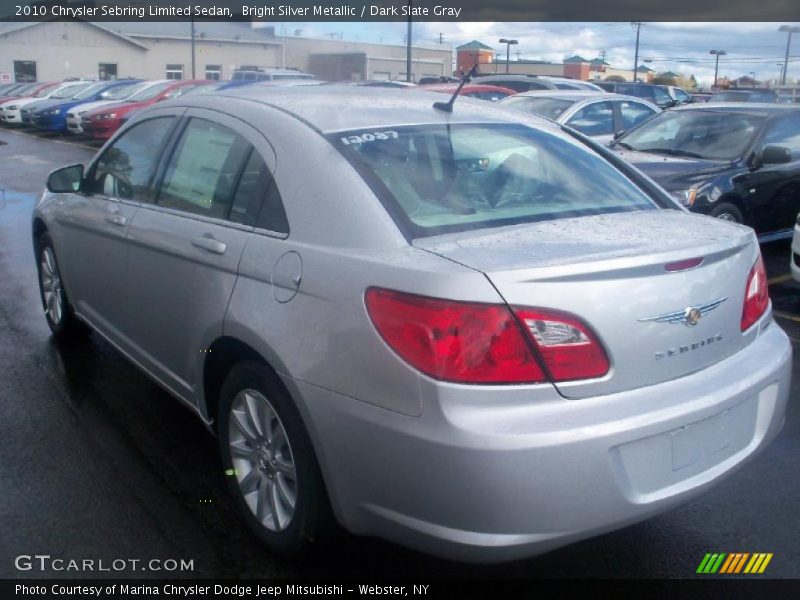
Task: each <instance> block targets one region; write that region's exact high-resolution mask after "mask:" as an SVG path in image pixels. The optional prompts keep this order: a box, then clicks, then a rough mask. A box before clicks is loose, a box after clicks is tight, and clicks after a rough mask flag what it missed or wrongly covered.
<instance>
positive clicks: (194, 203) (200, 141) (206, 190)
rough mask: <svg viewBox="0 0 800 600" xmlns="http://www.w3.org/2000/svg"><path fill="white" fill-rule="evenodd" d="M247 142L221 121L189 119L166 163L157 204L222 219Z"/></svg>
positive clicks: (248, 146)
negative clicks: (219, 122)
mask: <svg viewBox="0 0 800 600" xmlns="http://www.w3.org/2000/svg"><path fill="white" fill-rule="evenodd" d="M249 150H250V145H249V144H248V143H247V141H245V139H244V138H242V137H241V136H240V135H239V134H237V133H235V132H234V131H232V130H231V129H228V128H227V127H225V126H224V125H220V124H218V123H213V122H211V121H207V120H205V119H197V118H194V119H191V120H190V121H189V124H188V125H187V126H186V128H185V129H184V131H183V133H182V134H181V139H180V141H179V142H178V145H177V146H176V148H175V151H174V152H173V154H172V157H171V158H170V161H169V164H168V165H167V171H166V174H165V175H164V181H163V183H162V184H161V190H160V192H159V195H158V204H159V206H165V207H168V208H175V209H178V210H182V211H185V212H189V213H193V214H198V215H203V216H207V217H214V218H217V219H225V218H227V217H228V211H229V207H230V204H231V196H232V194H233V191H234V187H235V184H236V180H237V176H238V175H239V173H240V171H241V167H242V165H243V163H244V161H245V160H246V158H247V153H248V152H249Z"/></svg>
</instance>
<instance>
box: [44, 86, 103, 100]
mask: <svg viewBox="0 0 800 600" xmlns="http://www.w3.org/2000/svg"><path fill="white" fill-rule="evenodd" d="M88 87H94V86H93V85H92V84H91V83H76V84H75V85H70V86H68V87H65V88H64V89H63V90H59V91H57V92H56V93H55V94H53V95H52V96H50V98H51V99H54V100H66V99H67V98H74V97H75V96H76V95H78V94H80V93H81V91H83V90H85V89H86V88H88Z"/></svg>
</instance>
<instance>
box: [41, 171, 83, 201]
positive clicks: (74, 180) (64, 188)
mask: <svg viewBox="0 0 800 600" xmlns="http://www.w3.org/2000/svg"><path fill="white" fill-rule="evenodd" d="M82 180H83V165H70V166H68V167H62V168H60V169H56V170H55V171H53V172H52V173H50V175H48V176H47V190H48V191H49V192H53V193H54V194H71V193H73V192H77V191H78V190H79V189H80V187H81V181H82Z"/></svg>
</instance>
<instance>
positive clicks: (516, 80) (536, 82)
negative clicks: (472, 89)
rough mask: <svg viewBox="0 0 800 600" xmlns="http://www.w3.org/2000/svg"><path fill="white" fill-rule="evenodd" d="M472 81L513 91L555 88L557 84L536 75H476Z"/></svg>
mask: <svg viewBox="0 0 800 600" xmlns="http://www.w3.org/2000/svg"><path fill="white" fill-rule="evenodd" d="M472 83H479V84H481V85H496V86H498V87H504V88H508V89H510V90H514V91H515V92H517V93H519V92H530V91H531V90H557V89H558V86H556V84H555V83H553V82H552V81H548V80H546V79H540V78H539V77H537V76H536V75H511V74H505V75H501V74H497V75H476V76H475V77H473V78H472Z"/></svg>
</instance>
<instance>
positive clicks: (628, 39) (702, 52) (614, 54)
mask: <svg viewBox="0 0 800 600" xmlns="http://www.w3.org/2000/svg"><path fill="white" fill-rule="evenodd" d="M270 25H272V24H270ZM275 25H276V28H277V30H278V33H279V34H280V33H281V32H282V31H284V30H285V32H286V35H293V34H294V33H295V32H296V31H297V30H302V34H301V35H304V36H310V37H315V36H320V37H322V36H326V35H328V34H342V35H343V38H344V39H346V40H347V39H350V40H358V41H381V42H384V43H392V44H402V43H404V40H405V34H406V24H405V23H281V24H275ZM780 25H781V23H646V24H645V25H644V26H643V27H642V30H641V37H640V40H639V44H640V49H639V57H640V63H642V62H643V61H644V60H646V59H650V60H652V62H649V63H647V65H648V66H649V67H650V68H652V69H654V70H656V71H658V72H663V71H674V72H676V73H681V74H684V75H686V76H689V75H692V74H693V75H694V76H695V77H696V78H697V79H698V81H700V83H701V84H705V85H709V84H710V83H711V80H712V79H713V78H714V57H713V56H711V55H709V53H708V51H709V50H710V49H712V48H713V49H720V50H725V51H726V52H727V55H726V56H723V57H722V58H721V59H720V65H719V74H720V77H722V76H728V77H731V78H734V79H735V78H737V77H740V76H742V75H749V74H750V72H751V71H754V72H755V74H756V78H757V79H758V80H773V79H775V78H776V77H777V76H778V74H779V71H780V69H779V67H778V66H777V65H778V63H781V64H782V63H783V58H784V55H785V52H786V38H787V34H786V33H779V32H778V27H779V26H780ZM791 25H798V23H791ZM282 28H285V29H284V30H282ZM413 32H414V33H413V39H414V42H415V43H421V44H431V43H436V42H438V39H439V33H442V34H444V40H445V41H446V42H450V43H452V44H453V45H454V46H457V45H459V44H463V43H465V42H469V41H471V40H478V41H480V42H483V43H484V44H487V45H489V46H492V47H493V48H495V49H496V50H497V51H498V53H499V54H500V56H501V57H502V58H505V45H504V44H498V43H497V40H498V39H499V38H501V37H505V38H509V37H511V38H515V39H517V40H519V46H517V47H516V48H515V47H512V49H511V50H512V54H511V57H512V60H513V59H515V58H516V51H517V50H518V51H519V57H520V58H522V59H539V60H550V61H561V60H563V59H564V58H566V57H568V56H571V55H573V54H580V55H581V56H583V57H584V58H586V59H592V58H595V57H597V56H599V55H600V52H601V51H602V50H605V52H606V60H607V61H608V62H609V63H611V65H612V66H613V67H616V68H622V69H628V68H632V67H633V59H634V46H635V41H636V33H635V30H634V28H633V27H632V25H631V24H630V23H474V22H473V23H422V22H420V23H414V24H413ZM789 61H790V62H789V72H788V77H789V79H797V78H800V34H795V35H794V36H793V39H792V51H791V56H790V58H789Z"/></svg>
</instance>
